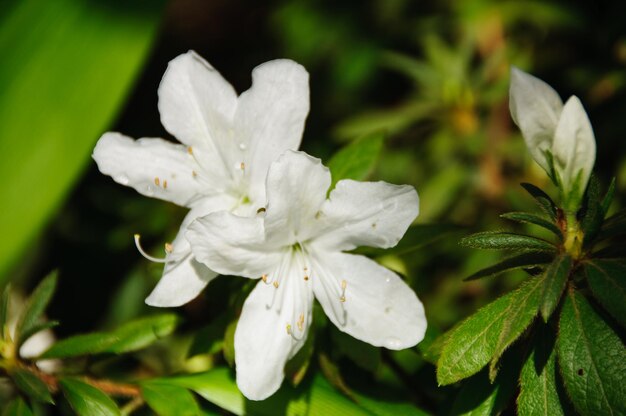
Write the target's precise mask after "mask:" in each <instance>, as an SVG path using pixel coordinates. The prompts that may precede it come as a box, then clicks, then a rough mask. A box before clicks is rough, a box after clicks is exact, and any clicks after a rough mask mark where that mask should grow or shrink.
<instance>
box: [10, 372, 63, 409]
mask: <svg viewBox="0 0 626 416" xmlns="http://www.w3.org/2000/svg"><path fill="white" fill-rule="evenodd" d="M11 378H12V379H13V381H14V382H15V385H16V386H17V388H18V389H20V390H21V391H22V392H23V393H24V394H26V395H27V396H28V397H30V398H31V399H33V400H37V401H39V402H42V403H50V404H53V403H54V400H52V395H51V394H50V390H48V386H46V384H45V383H44V382H43V381H41V380H40V379H39V377H37V376H36V375H34V374H33V373H31V372H30V371H28V370H23V369H17V370H15V371H14V372H13V373H11Z"/></svg>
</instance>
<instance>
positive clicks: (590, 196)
mask: <svg viewBox="0 0 626 416" xmlns="http://www.w3.org/2000/svg"><path fill="white" fill-rule="evenodd" d="M581 212H582V219H581V228H582V231H583V233H584V236H585V237H584V241H583V246H584V247H589V245H590V244H591V243H593V242H594V240H595V238H596V237H597V235H598V233H599V232H600V230H601V227H602V223H603V221H604V210H603V208H602V205H601V201H600V183H599V181H598V178H597V177H596V176H595V175H594V176H592V177H591V180H590V181H589V186H588V187H587V192H585V196H584V200H583V208H582V209H581Z"/></svg>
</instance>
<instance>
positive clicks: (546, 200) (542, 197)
mask: <svg viewBox="0 0 626 416" xmlns="http://www.w3.org/2000/svg"><path fill="white" fill-rule="evenodd" d="M520 185H522V188H524V189H525V190H526V192H528V193H529V194H530V195H531V196H532V197H533V198H535V200H536V201H537V203H538V204H539V207H540V208H541V209H542V210H543V211H544V212H545V213H546V214H548V215H549V216H550V218H552V219H553V220H556V218H557V207H556V204H555V203H554V201H553V200H552V198H550V196H549V195H548V194H547V193H545V192H544V191H543V190H541V189H540V188H538V187H536V186H535V185H533V184H530V183H521V184H520Z"/></svg>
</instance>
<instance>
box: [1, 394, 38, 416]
mask: <svg viewBox="0 0 626 416" xmlns="http://www.w3.org/2000/svg"><path fill="white" fill-rule="evenodd" d="M2 416H33V411H32V410H30V407H28V405H27V404H26V402H25V401H24V399H22V398H21V397H19V396H18V397H16V398H15V399H13V400H11V402H9V404H8V405H7V407H5V408H4V411H3V412H2Z"/></svg>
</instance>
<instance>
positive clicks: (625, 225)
mask: <svg viewBox="0 0 626 416" xmlns="http://www.w3.org/2000/svg"><path fill="white" fill-rule="evenodd" d="M623 234H626V210H621V211H619V212H617V213H615V214H614V215H612V216H610V217H609V218H607V219H606V220H605V221H604V223H603V224H602V227H601V228H600V232H599V233H598V237H597V238H598V240H606V239H609V238H613V237H617V236H619V235H623Z"/></svg>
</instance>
